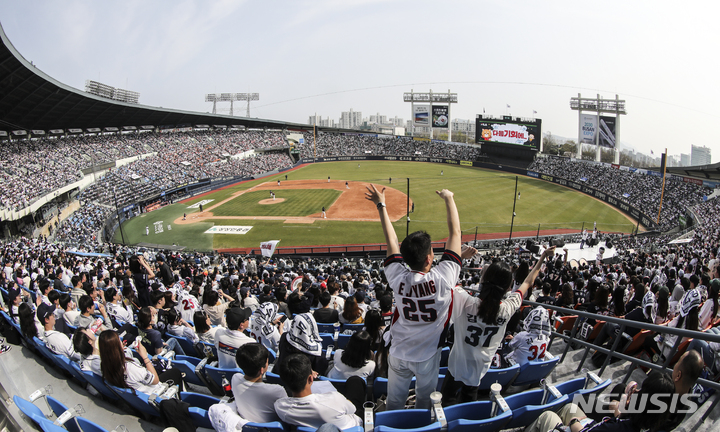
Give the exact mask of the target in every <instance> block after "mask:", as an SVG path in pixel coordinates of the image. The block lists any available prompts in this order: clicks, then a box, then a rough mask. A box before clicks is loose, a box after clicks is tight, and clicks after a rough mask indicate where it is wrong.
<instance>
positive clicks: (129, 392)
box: [110, 386, 160, 417]
mask: <svg viewBox="0 0 720 432" xmlns="http://www.w3.org/2000/svg"><path fill="white" fill-rule="evenodd" d="M110 388H111V389H112V390H113V391H114V392H115V393H117V394H118V396H120V397H121V398H122V400H124V401H125V402H127V404H128V405H130V406H131V407H133V408H135V409H136V410H138V411H140V412H142V413H145V414H148V415H151V416H153V417H160V413H159V412H158V410H157V409H155V407H154V406H152V405H151V404H150V402H149V400H148V399H149V395H147V394H145V393H143V392H139V391H135V390H133V389H121V388H118V387H115V386H110Z"/></svg>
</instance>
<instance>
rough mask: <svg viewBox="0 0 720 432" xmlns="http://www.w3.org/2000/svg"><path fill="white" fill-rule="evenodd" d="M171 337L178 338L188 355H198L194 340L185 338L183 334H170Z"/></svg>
mask: <svg viewBox="0 0 720 432" xmlns="http://www.w3.org/2000/svg"><path fill="white" fill-rule="evenodd" d="M170 338H171V339H177V341H178V344H180V348H182V349H183V351H185V355H186V356H191V357H197V352H196V351H195V345H194V344H193V342H192V341H191V340H190V339H188V338H184V337H181V336H174V335H173V336H170Z"/></svg>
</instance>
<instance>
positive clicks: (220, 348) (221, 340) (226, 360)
mask: <svg viewBox="0 0 720 432" xmlns="http://www.w3.org/2000/svg"><path fill="white" fill-rule="evenodd" d="M250 315H252V311H251V310H250V308H245V309H242V308H237V307H236V308H230V309H228V310H227V312H226V313H225V320H226V321H227V325H228V328H227V329H224V330H219V331H218V332H217V333H215V349H216V350H217V355H218V367H219V368H222V369H234V368H236V367H237V365H236V363H235V354H236V352H237V349H238V348H240V347H241V346H242V345H244V344H246V343H252V342H255V341H254V340H253V339H252V338H251V337H249V336H247V335H245V333H243V331H244V330H245V329H247V328H248V327H250Z"/></svg>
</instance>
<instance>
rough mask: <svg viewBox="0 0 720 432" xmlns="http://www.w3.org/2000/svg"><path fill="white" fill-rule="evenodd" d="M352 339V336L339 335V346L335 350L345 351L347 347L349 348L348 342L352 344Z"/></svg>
mask: <svg viewBox="0 0 720 432" xmlns="http://www.w3.org/2000/svg"><path fill="white" fill-rule="evenodd" d="M351 337H352V335H347V334H339V335H338V341H337V346H336V347H335V349H345V347H346V346H347V344H348V342H350V338H351Z"/></svg>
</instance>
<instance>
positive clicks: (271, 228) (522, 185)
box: [116, 161, 634, 250]
mask: <svg viewBox="0 0 720 432" xmlns="http://www.w3.org/2000/svg"><path fill="white" fill-rule="evenodd" d="M441 171H442V172H443V175H441ZM287 176H288V180H301V179H327V177H328V176H330V177H331V178H332V179H333V180H348V181H360V182H367V183H370V182H372V183H375V184H377V185H382V186H387V187H394V188H397V189H399V190H400V191H402V192H404V193H407V191H408V179H409V195H410V197H411V198H412V200H413V201H414V202H415V212H414V213H412V214H410V219H411V221H410V224H409V231H410V232H412V231H415V230H418V229H423V230H426V231H428V232H429V233H430V235H431V236H432V237H433V238H434V239H440V238H444V237H446V236H447V223H446V221H445V206H444V203H443V201H442V200H441V199H440V198H438V197H437V196H436V194H435V190H438V189H442V188H447V189H450V190H451V191H453V192H454V193H455V201H456V203H457V206H458V211H459V214H460V221H461V225H462V229H463V230H464V233H465V234H470V233H474V232H475V229H476V228H477V231H478V233H493V232H507V231H509V230H510V223H511V219H512V211H513V198H514V196H515V178H516V177H515V175H511V174H508V173H503V172H497V171H491V170H484V169H478V168H472V167H461V166H452V165H445V164H431V163H417V162H394V161H373V162H368V161H363V162H360V167H359V168H358V162H334V163H317V164H311V165H307V166H305V167H303V168H300V169H297V170H294V171H291V172H289V173H287ZM390 177H392V183H390V181H389V178H390ZM277 180H282V181H284V180H285V173H283V174H279V175H274V176H270V177H266V178H263V179H259V180H254V181H250V182H245V183H242V184H240V185H236V186H233V187H230V188H227V189H224V190H221V191H217V192H214V193H211V194H209V195H206V196H202V197H196V198H194V199H193V200H191V201H189V202H188V203H187V204H174V205H172V206H168V207H165V208H163V209H160V210H156V211H154V212H152V213H150V214H147V215H143V216H141V217H139V218H135V219H132V220H130V221H127V222H126V223H125V225H123V227H124V228H125V227H126V226H127V228H125V233H126V237H127V239H128V242H129V243H137V242H142V241H148V242H152V243H163V244H172V242H171V243H166V242H165V241H164V240H163V239H173V241H174V242H176V243H178V244H184V245H187V246H188V247H189V248H191V249H199V250H202V249H210V248H213V249H224V248H235V247H257V246H259V244H260V242H261V241H266V240H273V239H274V240H277V239H282V243H281V244H280V246H281V247H282V246H305V245H332V244H362V243H383V242H384V237H383V234H382V230H381V228H380V224H379V223H377V222H375V223H373V222H344V221H328V220H317V221H315V222H314V223H312V224H290V223H284V222H283V221H263V220H210V222H209V223H201V224H190V225H182V226H180V225H178V226H173V230H172V232H171V233H168V232H167V230H166V232H164V233H161V234H158V235H154V234H152V228H153V226H152V222H154V221H155V220H163V221H164V223H165V224H166V225H167V223H168V221H171V220H174V217H173V215H179V216H182V214H183V212H188V213H190V212H195V211H197V210H196V209H188V208H187V207H188V206H189V205H190V204H192V203H195V202H198V201H200V200H203V199H214V200H215V201H213V202H214V203H218V202H220V201H222V200H223V199H226V198H228V197H230V196H231V195H232V194H233V193H236V192H237V191H240V190H245V189H248V188H250V187H253V186H255V185H257V184H260V183H264V182H276V181H277ZM287 192H290V190H284V191H283V197H285V194H286V193H287ZM295 192H298V193H312V194H311V195H307V198H304V199H302V200H301V204H302V205H303V206H307V207H308V208H311V210H308V211H309V213H307V214H312V213H317V212H318V211H319V209H320V208H321V207H322V206H323V205H324V204H323V203H322V202H324V201H323V200H324V199H329V198H323V197H324V196H325V195H324V194H323V192H326V193H338V191H334V190H318V189H314V190H306V191H303V190H297V191H295ZM518 192H520V193H521V196H520V199H518V200H517V203H516V208H515V213H516V217H515V221H514V227H513V230H514V231H529V230H533V231H534V230H537V229H538V224H540V228H541V229H555V228H569V229H577V230H580V229H581V227H582V226H583V224H584V225H585V227H590V228H591V227H592V224H593V222H597V226H598V229H599V230H601V231H621V232H630V231H631V230H632V229H633V227H634V225H633V224H632V223H631V222H630V221H629V220H628V219H627V218H626V217H625V216H624V215H623V214H621V213H620V212H618V211H617V210H615V209H614V208H612V207H610V206H608V205H606V204H604V203H602V202H600V201H598V200H596V199H594V198H591V197H589V196H587V195H585V194H582V193H580V192H576V191H574V190H571V189H568V188H564V187H562V186H559V185H556V184H552V183H548V182H545V181H542V180H537V179H533V178H529V177H519V178H518ZM255 193H259V194H260V196H258V197H253V194H255ZM315 193H319V194H318V195H315ZM246 195H247V196H248V198H247V199H249V200H250V201H251V203H254V204H253V205H254V206H255V210H253V214H254V215H259V216H261V215H265V216H267V215H282V216H291V214H289V213H288V210H287V208H286V207H284V205H285V203H281V204H274V205H265V206H261V205H257V204H256V203H257V201H259V200H260V199H266V198H267V197H268V196H269V192H268V191H258V192H249V193H247V194H244V195H242V196H246ZM238 199H239V198H238ZM235 201H237V199H236V200H233V201H230V202H228V203H226V204H224V205H223V206H220V207H218V208H216V209H214V210H213V213H214V214H215V215H218V216H219V215H220V213H218V210H221V211H222V212H223V213H222V214H223V215H230V214H232V215H238V216H239V215H248V214H247V212H246V213H243V212H245V211H249V210H248V209H246V208H243V204H242V203H240V202H238V203H237V204H234V202H235ZM230 204H233V205H237V206H238V207H237V208H236V210H235V212H234V213H233V211H231V210H229V207H227V208H226V206H228V205H230ZM211 205H212V204H207V205H206V206H205V208H206V209H207V207H208V206H211ZM367 205H372V204H371V203H367ZM326 207H328V206H327V205H326ZM260 211H262V212H264V213H262V214H261V213H257V212H260ZM175 217H177V216H175ZM213 223H215V224H217V225H245V226H252V227H253V228H252V229H251V230H250V231H249V232H248V233H247V234H245V235H230V234H216V235H214V236H212V237H213V238H212V239H209V237H211V236H210V235H206V234H201V233H202V232H203V231H205V230H206V229H207V228H209V227H210V226H212V225H213ZM146 225H149V226H150V229H151V235H150V236H149V239H148V237H146V236H145V235H144V233H145V226H146ZM198 225H202V227H199V226H198ZM394 226H395V228H396V232H397V234H398V237H399V239H400V240H402V239H403V238H404V237H405V232H406V229H407V227H406V220H405V218H402V219H401V220H399V221H398V222H396V223H394ZM116 240H117V241H119V231H118V233H116Z"/></svg>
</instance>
